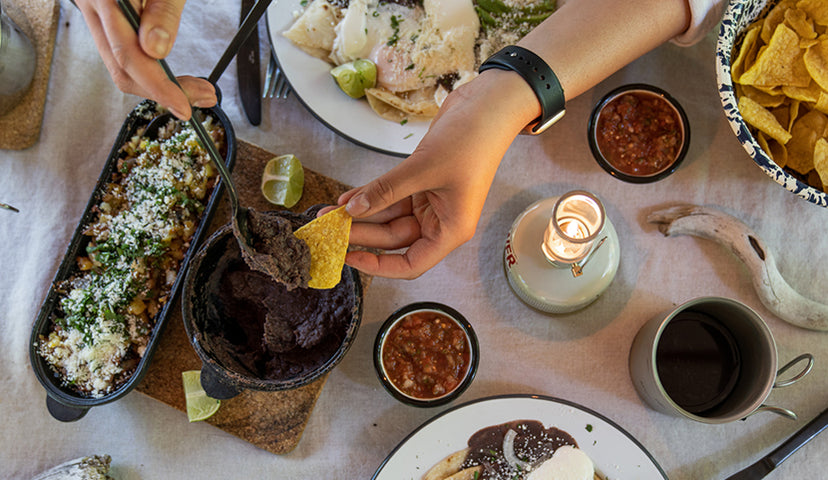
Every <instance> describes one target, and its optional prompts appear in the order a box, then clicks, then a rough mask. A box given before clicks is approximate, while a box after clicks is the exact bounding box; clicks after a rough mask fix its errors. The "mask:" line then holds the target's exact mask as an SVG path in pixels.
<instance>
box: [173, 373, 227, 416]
mask: <svg viewBox="0 0 828 480" xmlns="http://www.w3.org/2000/svg"><path fill="white" fill-rule="evenodd" d="M181 379H182V380H183V381H184V398H185V399H186V400H187V418H188V419H189V420H190V421H191V422H199V421H201V420H206V419H208V418H210V417H211V416H212V415H213V414H214V413H216V412H217V411H218V409H219V406H221V401H220V400H216V399H215V398H210V397H208V396H207V393H205V392H204V389H203V388H202V387H201V372H200V371H198V370H187V371H186V372H181Z"/></svg>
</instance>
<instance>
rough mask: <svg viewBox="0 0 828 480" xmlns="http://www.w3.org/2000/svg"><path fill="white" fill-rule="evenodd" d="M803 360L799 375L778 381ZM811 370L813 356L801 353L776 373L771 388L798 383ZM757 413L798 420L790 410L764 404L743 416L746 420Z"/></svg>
mask: <svg viewBox="0 0 828 480" xmlns="http://www.w3.org/2000/svg"><path fill="white" fill-rule="evenodd" d="M803 360H807V362H806V363H805V367H804V368H803V369H802V370H801V371H800V372H799V373H797V374H796V375H794V376H792V377H791V378H789V379H786V380H778V378H779V377H781V376H782V374H783V373H785V372H787V371H788V370H790V369H791V368H793V366H794V365H796V364H797V363H800V362H802V361H803ZM813 368H814V356H813V355H811V354H810V353H803V354H802V355H800V356H798V357H796V358H794V359H793V360H791V361H790V362H788V363H786V364H785V365H784V366H783V367H782V368H780V369H779V370H778V371H777V372H776V378H777V380H776V382H775V383H774V384H773V388H782V387H787V386H788V385H793V384H794V383H796V382H798V381H799V380H800V379H801V378H802V377H804V376H805V375H807V374H808V373H809V372H810V371H811V369H813ZM757 412H773V413H776V414H778V415H782V416H783V417H787V418H790V419H791V420H796V419H797V418H798V417H797V416H796V413H794V412H792V411H791V410H788V409H787V408H783V407H775V406H773V405H764V404H763V405H760V406H759V408H757V409H756V410H754V411H752V412H750V413H749V414H747V415H746V416H745V418H747V417H749V416H751V415H753V414H754V413H757ZM745 418H743V419H742V420H744V419H745Z"/></svg>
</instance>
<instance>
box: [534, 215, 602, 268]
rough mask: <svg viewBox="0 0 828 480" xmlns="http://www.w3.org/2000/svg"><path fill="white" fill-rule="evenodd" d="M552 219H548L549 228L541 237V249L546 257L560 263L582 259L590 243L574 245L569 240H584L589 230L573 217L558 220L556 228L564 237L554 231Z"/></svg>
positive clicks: (574, 243) (553, 220)
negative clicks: (557, 227) (558, 228)
mask: <svg viewBox="0 0 828 480" xmlns="http://www.w3.org/2000/svg"><path fill="white" fill-rule="evenodd" d="M555 222H556V220H555V219H554V218H551V219H549V227H548V228H547V229H546V232H545V233H544V236H543V244H542V245H541V248H543V251H544V253H545V254H546V256H547V257H550V258H551V259H552V260H555V261H558V262H562V263H573V262H577V261H578V260H580V259H581V258H583V257H584V256H585V255H586V253H587V251H589V248H590V247H591V246H592V242H591V241H587V242H586V243H576V242H573V241H571V240H570V239H579V240H581V239H584V238H587V237H588V236H589V230H588V229H587V226H586V225H584V222H582V221H580V220H579V219H577V218H574V217H568V218H563V219H558V220H557V222H558V226H559V227H560V230H561V231H562V232H563V234H564V235H559V234H558V232H557V229H555V225H554V223H555ZM567 237H568V238H567Z"/></svg>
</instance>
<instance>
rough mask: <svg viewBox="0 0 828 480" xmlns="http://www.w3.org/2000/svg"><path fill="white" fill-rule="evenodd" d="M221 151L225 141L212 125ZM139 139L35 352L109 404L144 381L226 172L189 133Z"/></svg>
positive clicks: (61, 287) (177, 128)
mask: <svg viewBox="0 0 828 480" xmlns="http://www.w3.org/2000/svg"><path fill="white" fill-rule="evenodd" d="M204 126H205V129H206V130H207V131H208V132H209V133H210V136H211V137H212V138H213V141H214V142H215V143H216V146H217V148H218V149H219V150H222V149H223V147H224V144H225V141H226V140H225V131H224V129H223V128H222V127H221V126H220V125H218V124H217V122H216V121H215V120H214V119H213V117H210V116H208V117H207V118H206V119H205V121H204ZM143 132H144V127H141V128H140V129H139V130H137V131H136V134H135V135H134V136H132V137H131V138H130V139H129V140H128V141H127V142H126V143H125V144H124V145H123V146H121V147H120V150H119V151H118V160H117V167H116V168H115V170H114V172H113V174H112V176H111V178H110V179H109V183H107V184H106V186H105V187H104V189H103V193H102V194H101V195H100V200H99V201H98V203H97V204H96V205H95V207H94V211H95V215H94V217H93V218H94V219H93V221H91V222H90V223H89V224H88V225H85V227H84V228H85V230H84V234H85V235H86V236H88V237H89V241H88V244H87V245H86V249H85V254H82V255H78V256H77V258H76V263H77V269H76V271H75V272H74V274H72V275H71V276H70V277H69V278H67V279H66V280H63V281H61V282H59V283H57V284H56V285H55V287H56V289H57V291H58V293H59V300H58V307H57V308H56V309H55V314H54V315H53V316H52V318H51V319H50V329H49V331H48V334H47V335H39V337H38V341H37V344H36V345H35V348H36V350H37V353H38V355H40V356H41V357H42V358H43V359H44V360H45V361H46V362H47V363H48V364H49V367H50V368H51V369H52V371H53V372H54V373H55V374H56V375H57V377H58V378H60V382H61V384H62V385H63V386H64V387H66V388H69V389H71V390H73V391H76V392H77V393H78V394H79V395H81V396H84V397H90V398H99V397H102V396H104V395H106V394H108V393H110V392H112V391H114V390H115V389H117V388H118V386H120V385H121V384H123V383H124V382H126V381H127V380H128V379H129V378H130V377H131V375H132V373H133V372H134V371H135V368H136V366H137V365H138V363H139V361H140V359H141V357H142V356H143V354H144V352H145V350H146V348H147V344H148V342H149V340H150V333H151V332H152V328H153V326H154V324H155V321H156V315H157V314H158V312H159V311H161V309H162V308H163V306H164V305H165V304H166V303H167V302H168V301H170V297H171V293H172V286H173V283H174V282H175V279H176V277H177V275H178V271H179V268H180V266H181V262H182V260H183V259H184V257H185V255H186V253H187V249H188V248H189V247H190V242H191V240H192V238H193V235H194V234H195V232H196V229H197V228H198V225H199V222H200V220H201V217H202V214H203V213H204V209H205V205H206V203H207V201H208V199H209V197H210V193H211V191H212V189H213V188H214V187H215V185H216V182H217V171H216V168H215V166H214V165H212V164H211V163H210V157H209V156H208V155H207V153H206V151H205V150H204V149H203V148H202V147H201V145H200V144H199V143H198V140H197V137H196V134H195V132H194V131H193V130H192V129H191V128H190V127H189V126H186V124H183V123H180V122H175V121H170V123H168V124H167V125H165V126H163V127H161V128H160V129H159V130H158V134H157V135H156V138H147V137H145V136H143Z"/></svg>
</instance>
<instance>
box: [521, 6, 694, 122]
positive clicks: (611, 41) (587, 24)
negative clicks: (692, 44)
mask: <svg viewBox="0 0 828 480" xmlns="http://www.w3.org/2000/svg"><path fill="white" fill-rule="evenodd" d="M561 3H562V5H561V6H560V8H559V9H558V10H557V11H556V12H555V13H554V14H552V15H551V16H550V17H549V18H548V19H547V20H546V21H544V22H543V23H542V24H541V25H539V26H538V27H537V28H535V29H534V30H533V31H532V32H531V33H529V34H528V35H527V36H526V37H524V38H523V39H522V40H521V41H520V42H518V45H520V46H522V47H524V48H527V49H529V50H531V51H532V52H534V53H535V54H537V55H539V56H540V57H541V58H543V59H544V60H545V61H546V63H547V64H549V66H550V67H551V68H552V70H553V71H554V72H555V74H556V75H557V77H558V80H559V81H560V82H561V86H562V87H563V89H564V94H565V95H566V99H567V100H570V99H572V98H574V97H577V96H578V95H580V94H581V93H583V92H585V91H586V90H589V89H590V88H592V87H593V86H595V85H596V84H597V83H599V82H600V81H602V80H603V79H605V78H607V77H608V76H610V75H612V74H613V73H614V72H616V71H618V70H619V69H621V68H622V67H624V66H625V65H627V64H628V63H630V62H632V61H633V60H635V59H636V58H638V57H640V56H641V55H643V54H645V53H647V52H648V51H650V50H652V49H653V48H655V47H657V46H659V45H661V44H662V43H664V42H666V41H668V40H670V39H671V38H673V37H675V36H676V35H678V34H680V33H682V32H683V31H685V30H686V29H687V27H688V25H689V22H690V10H689V7H688V4H687V0H569V1H566V2H561ZM526 92H527V93H528V96H527V98H526V100H527V101H526V103H525V105H526V108H527V111H526V113H525V115H524V116H525V117H526V118H528V119H530V120H531V119H534V118H537V117H538V115H540V105H539V104H538V103H537V101H533V99H534V95H533V94H532V93H531V90H529V89H527V90H526ZM528 110H531V112H530V111H528Z"/></svg>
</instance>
